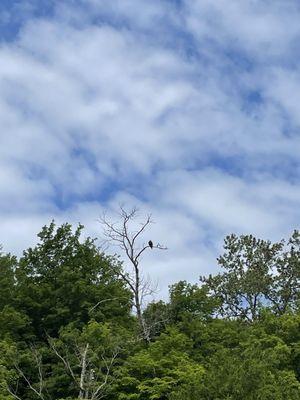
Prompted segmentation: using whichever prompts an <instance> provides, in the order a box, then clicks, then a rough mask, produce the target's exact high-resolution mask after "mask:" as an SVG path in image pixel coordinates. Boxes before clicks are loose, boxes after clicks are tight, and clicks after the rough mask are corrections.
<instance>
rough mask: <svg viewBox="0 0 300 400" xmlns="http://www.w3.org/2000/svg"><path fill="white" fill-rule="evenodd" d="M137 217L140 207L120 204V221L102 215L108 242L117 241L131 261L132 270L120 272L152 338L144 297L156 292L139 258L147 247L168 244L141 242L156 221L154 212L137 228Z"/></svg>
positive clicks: (145, 335) (143, 329) (142, 328)
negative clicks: (145, 274) (146, 317)
mask: <svg viewBox="0 0 300 400" xmlns="http://www.w3.org/2000/svg"><path fill="white" fill-rule="evenodd" d="M137 217H138V210H137V208H133V209H132V210H130V211H126V210H125V209H124V208H123V207H120V213H119V219H118V221H117V222H111V221H110V220H109V219H108V218H107V217H106V215H103V216H102V217H101V219H100V223H101V224H102V226H103V230H104V236H105V242H107V243H109V244H114V245H117V246H118V247H119V248H120V249H121V250H122V251H123V252H124V254H125V256H126V258H127V260H128V261H129V263H130V265H131V267H132V271H131V273H128V274H127V273H125V272H123V271H120V272H119V275H120V276H121V278H122V279H123V280H124V282H125V283H126V285H127V286H128V287H129V289H130V290H131V292H132V296H133V306H134V308H135V310H136V316H137V320H138V324H139V327H140V331H141V334H142V336H143V338H144V339H145V340H146V341H149V329H148V327H147V325H146V323H145V320H144V317H143V299H144V298H145V297H146V296H147V295H150V294H152V293H153V289H152V288H151V283H150V281H149V280H147V279H145V278H144V277H143V275H142V271H141V267H140V261H141V258H142V255H143V254H144V252H145V251H146V250H147V249H151V250H152V249H159V250H166V249H167V248H166V247H164V246H162V245H160V244H159V243H157V244H153V243H152V241H151V240H149V241H148V243H147V244H145V243H143V244H141V243H138V242H140V241H141V237H142V235H143V234H144V232H145V230H146V229H147V227H149V225H150V224H151V223H152V222H153V221H152V219H151V215H148V216H147V217H146V219H145V220H144V221H143V222H140V223H138V228H135V227H134V224H135V222H136V220H137Z"/></svg>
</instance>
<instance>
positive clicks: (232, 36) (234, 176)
mask: <svg viewBox="0 0 300 400" xmlns="http://www.w3.org/2000/svg"><path fill="white" fill-rule="evenodd" d="M299 21H300V5H299V1H298V0H243V1H240V0H218V1H215V0H152V1H149V0H76V1H75V0H59V1H55V0H52V1H50V0H47V1H45V0H28V1H27V0H19V1H17V0H1V4H0V126H1V131H0V218H1V230H0V243H2V245H3V250H4V251H10V252H13V253H16V254H21V253H22V250H23V249H25V248H27V247H29V246H32V245H33V244H34V243H36V240H37V239H36V234H37V233H38V232H39V231H40V229H41V227H42V226H43V225H45V224H48V223H49V222H50V221H51V220H52V219H53V218H54V219H55V220H56V222H57V223H58V224H59V223H63V222H66V221H68V222H70V223H72V224H75V225H76V224H78V223H79V222H81V223H83V224H84V225H85V227H86V235H91V236H93V237H98V238H99V239H101V237H102V229H101V225H100V223H99V217H100V216H101V214H102V213H103V212H104V211H106V212H107V213H108V215H110V216H111V218H114V215H115V214H114V213H115V212H116V211H117V210H118V207H119V205H120V204H123V205H124V206H125V207H127V208H128V209H130V208H131V207H133V206H137V207H138V208H139V209H140V218H141V219H143V217H144V216H145V215H147V214H148V213H151V214H152V216H153V219H154V220H155V224H153V225H152V226H151V228H150V230H149V232H148V233H147V234H146V235H145V237H144V238H143V240H145V241H147V240H148V239H150V238H151V239H152V240H153V242H154V243H157V242H159V243H161V244H164V245H166V246H167V247H168V250H167V251H163V252H160V251H152V252H150V251H149V252H148V253H147V254H146V255H145V258H144V260H143V269H144V271H145V275H147V276H148V275H149V276H150V277H151V279H152V280H153V281H155V282H157V283H158V288H159V291H158V293H157V296H158V297H166V294H167V290H168V289H167V288H168V285H170V284H172V283H174V282H177V281H178V280H180V279H185V280H187V281H189V282H197V281H198V278H199V276H200V275H205V274H208V273H215V272H217V271H218V265H217V262H216V258H217V257H218V255H220V254H221V252H222V242H223V239H224V237H225V236H226V235H228V234H231V233H236V234H249V233H251V234H254V235H256V236H258V237H261V238H264V239H269V240H279V239H281V238H283V237H288V236H289V235H290V234H291V232H292V231H293V230H294V229H298V228H299V220H300V207H299V204H300V186H299V182H300V158H299V154H300V67H299V56H300V24H299ZM110 251H113V252H115V251H117V250H116V249H112V250H110Z"/></svg>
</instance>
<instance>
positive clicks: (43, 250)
mask: <svg viewBox="0 0 300 400" xmlns="http://www.w3.org/2000/svg"><path fill="white" fill-rule="evenodd" d="M82 229H83V227H82V226H81V225H79V226H78V228H77V229H76V230H75V232H74V233H73V231H72V226H71V225H70V224H64V225H62V226H60V227H58V228H56V226H55V224H54V222H52V223H51V224H50V225H49V226H44V228H43V229H42V231H41V232H40V233H39V235H38V237H39V239H40V242H39V243H38V244H37V245H36V246H35V247H34V248H29V249H28V250H26V251H25V252H24V255H23V257H22V258H21V260H20V262H19V266H18V268H17V272H16V275H17V282H18V284H17V304H18V309H19V310H21V311H23V312H25V313H26V314H27V315H28V316H29V318H30V320H31V321H32V325H33V327H34V329H35V332H36V334H37V335H38V337H41V338H42V337H44V336H45V332H47V333H48V334H50V335H51V336H56V335H57V334H58V331H59V329H60V327H62V326H65V325H67V324H69V323H71V322H72V323H74V324H75V325H77V326H78V327H80V326H83V325H84V324H86V323H87V322H88V321H89V320H90V318H94V319H95V320H97V321H106V320H109V319H112V318H113V319H115V320H117V319H119V321H120V323H125V322H126V323H129V320H130V318H129V311H130V301H131V299H130V293H129V291H128V290H127V289H126V288H125V287H124V283H123V281H122V280H121V279H119V277H118V273H117V272H118V269H119V268H121V266H120V265H119V264H118V262H117V261H116V259H114V258H112V257H109V256H105V255H104V254H103V253H102V252H101V251H100V250H99V249H98V248H97V247H96V245H95V241H94V240H92V239H90V238H87V239H85V240H84V241H81V240H80V236H81V231H82Z"/></svg>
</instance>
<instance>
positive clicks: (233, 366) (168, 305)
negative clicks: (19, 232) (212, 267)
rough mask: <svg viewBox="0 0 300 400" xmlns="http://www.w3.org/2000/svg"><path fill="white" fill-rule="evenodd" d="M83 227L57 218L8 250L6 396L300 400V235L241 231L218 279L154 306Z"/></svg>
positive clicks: (177, 288) (0, 368) (174, 288)
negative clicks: (33, 239) (18, 250)
mask: <svg viewBox="0 0 300 400" xmlns="http://www.w3.org/2000/svg"><path fill="white" fill-rule="evenodd" d="M125 222H126V221H125ZM107 227H108V228H109V229H110V231H108V233H111V238H112V239H116V240H118V239H119V236H118V232H119V231H116V232H117V233H115V235H112V233H113V231H112V230H111V228H113V229H115V228H114V225H107ZM83 229H84V228H83V227H82V226H81V225H80V226H78V227H75V228H74V229H73V228H72V226H71V225H70V224H63V225H61V226H57V225H55V223H54V222H52V223H51V224H50V225H48V226H45V227H43V228H42V230H41V232H40V233H39V234H38V238H39V240H38V243H37V245H36V246H34V247H32V248H29V249H27V250H25V251H24V252H23V255H22V256H21V257H20V258H18V257H15V256H14V255H11V254H6V253H4V252H2V253H1V256H0V285H1V286H0V287H1V291H0V346H1V352H0V399H1V400H13V399H19V400H20V399H21V400H38V399H42V400H58V399H60V400H62V399H64V400H75V399H78V398H79V399H90V400H97V399H107V400H154V399H159V400H201V399H203V400H229V399H230V400H241V399H244V400H283V399H285V400H297V399H300V294H299V289H300V233H299V232H298V231H295V232H294V233H293V234H292V236H291V237H290V238H289V239H287V240H282V241H280V242H278V243H271V242H269V241H266V240H261V239H257V238H255V237H254V236H252V235H244V236H236V235H230V236H228V237H226V238H225V241H224V251H223V254H222V255H221V256H220V257H219V258H218V259H217V263H218V265H219V271H220V272H219V273H218V274H216V275H210V276H200V278H199V283H198V284H191V283H188V282H186V281H181V282H178V283H175V284H173V285H171V286H170V288H169V301H167V302H163V301H158V302H151V301H150V302H148V303H147V304H145V305H142V304H139V300H140V298H139V295H140V294H139V293H137V292H136V290H137V289H139V284H140V282H139V281H138V282H137V281H136V278H139V276H137V275H136V274H135V275H134V274H133V275H130V272H128V270H127V269H124V265H123V264H122V258H119V257H117V256H111V255H107V254H105V252H103V250H101V249H102V248H100V247H98V246H97V242H96V241H95V240H93V239H92V238H83V232H84V231H83ZM132 238H134V236H132ZM120 243H121V248H122V246H123V249H124V250H125V252H126V251H127V250H128V248H127V247H126V243H125V247H124V242H123V243H122V242H120ZM129 244H130V243H129ZM151 245H152V244H151ZM147 247H148V246H147V245H146V246H145V249H146V248H147ZM157 247H158V249H159V248H160V246H157ZM142 250H143V248H142ZM153 250H155V249H153ZM147 251H148V249H147ZM149 251H150V250H149ZM151 251H152V250H151ZM127 255H128V256H129V259H130V257H131V261H135V260H137V259H136V258H134V257H133V256H134V254H131V253H130V252H129V253H128V254H127ZM133 267H134V268H136V269H134V271H135V272H139V271H140V270H141V269H142V266H141V263H140V264H138V263H136V264H134V263H133ZM183 267H184V268H188V265H185V266H183ZM199 273H200V271H199ZM137 306H140V310H138V309H137Z"/></svg>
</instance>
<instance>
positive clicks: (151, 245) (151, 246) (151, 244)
mask: <svg viewBox="0 0 300 400" xmlns="http://www.w3.org/2000/svg"><path fill="white" fill-rule="evenodd" d="M148 245H149V247H150V249H153V242H152V240H149V242H148Z"/></svg>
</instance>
